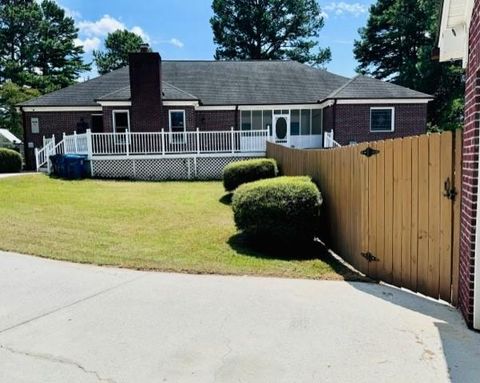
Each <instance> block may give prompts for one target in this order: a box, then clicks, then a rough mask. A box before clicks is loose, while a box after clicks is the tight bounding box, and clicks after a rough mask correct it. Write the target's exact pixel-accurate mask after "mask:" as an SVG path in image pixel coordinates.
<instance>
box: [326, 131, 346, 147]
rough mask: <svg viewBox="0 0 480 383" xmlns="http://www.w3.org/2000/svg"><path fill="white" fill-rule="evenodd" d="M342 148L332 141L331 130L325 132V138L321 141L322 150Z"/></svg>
mask: <svg viewBox="0 0 480 383" xmlns="http://www.w3.org/2000/svg"><path fill="white" fill-rule="evenodd" d="M339 146H342V145H340V144H339V143H338V142H337V141H335V140H334V139H333V130H331V131H329V132H325V138H324V140H323V147H324V148H336V147H339Z"/></svg>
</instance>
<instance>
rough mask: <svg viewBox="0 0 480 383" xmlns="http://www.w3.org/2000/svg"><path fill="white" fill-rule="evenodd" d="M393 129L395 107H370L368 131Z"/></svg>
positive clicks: (391, 130) (388, 130)
mask: <svg viewBox="0 0 480 383" xmlns="http://www.w3.org/2000/svg"><path fill="white" fill-rule="evenodd" d="M394 129H395V108H393V107H375V108H370V131H371V132H393V131H394Z"/></svg>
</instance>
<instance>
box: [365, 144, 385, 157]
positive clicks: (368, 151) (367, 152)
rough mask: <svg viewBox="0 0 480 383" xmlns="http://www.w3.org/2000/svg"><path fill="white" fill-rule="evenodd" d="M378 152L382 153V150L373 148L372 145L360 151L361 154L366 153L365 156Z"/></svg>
mask: <svg viewBox="0 0 480 383" xmlns="http://www.w3.org/2000/svg"><path fill="white" fill-rule="evenodd" d="M378 153H380V150H377V149H373V148H371V147H370V146H369V147H368V148H366V149H364V150H362V151H361V152H360V154H362V155H364V156H365V157H371V156H374V155H375V154H378Z"/></svg>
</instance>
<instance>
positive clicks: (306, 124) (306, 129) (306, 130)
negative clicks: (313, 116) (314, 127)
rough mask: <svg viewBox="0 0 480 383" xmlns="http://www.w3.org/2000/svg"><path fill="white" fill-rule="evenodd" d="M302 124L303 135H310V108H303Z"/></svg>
mask: <svg viewBox="0 0 480 383" xmlns="http://www.w3.org/2000/svg"><path fill="white" fill-rule="evenodd" d="M301 115H302V124H301V126H300V131H301V133H300V134H301V135H302V136H309V135H310V109H302V114H301Z"/></svg>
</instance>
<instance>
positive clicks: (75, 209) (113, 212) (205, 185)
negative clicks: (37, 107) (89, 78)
mask: <svg viewBox="0 0 480 383" xmlns="http://www.w3.org/2000/svg"><path fill="white" fill-rule="evenodd" d="M226 200H228V198H225V193H224V191H223V188H222V185H221V183H220V182H162V183H148V182H124V181H118V182H114V181H99V180H84V181H62V180H58V179H53V178H49V177H47V176H45V175H28V176H22V177H13V178H6V179H2V180H0V233H2V235H1V240H0V249H2V250H10V251H17V252H21V253H26V254H33V255H39V256H43V257H48V258H55V259H62V260H68V261H73V262H85V263H94V264H99V265H115V266H121V267H130V268H138V269H154V270H164V271H179V272H191V273H219V274H258V275H275V276H287V277H298V278H322V279H343V278H348V279H352V278H355V275H353V274H352V273H350V272H348V271H347V270H346V269H345V268H343V267H342V266H340V265H339V264H337V263H336V262H334V261H332V260H330V258H329V257H328V256H325V251H324V250H322V249H320V248H318V249H316V250H315V251H314V254H312V253H311V251H309V254H307V253H305V254H302V258H304V259H303V260H288V259H285V257H287V258H288V257H289V254H273V253H272V252H269V251H267V250H263V252H262V251H260V250H258V249H257V250H256V249H255V248H252V247H251V245H250V244H248V242H247V241H245V239H244V238H243V237H242V236H241V235H238V234H237V233H236V229H235V226H234V223H233V219H232V212H231V208H230V206H228V203H226ZM312 256H313V257H315V258H313V259H312ZM281 257H284V258H283V259H282V258H281ZM290 258H291V257H290Z"/></svg>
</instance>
